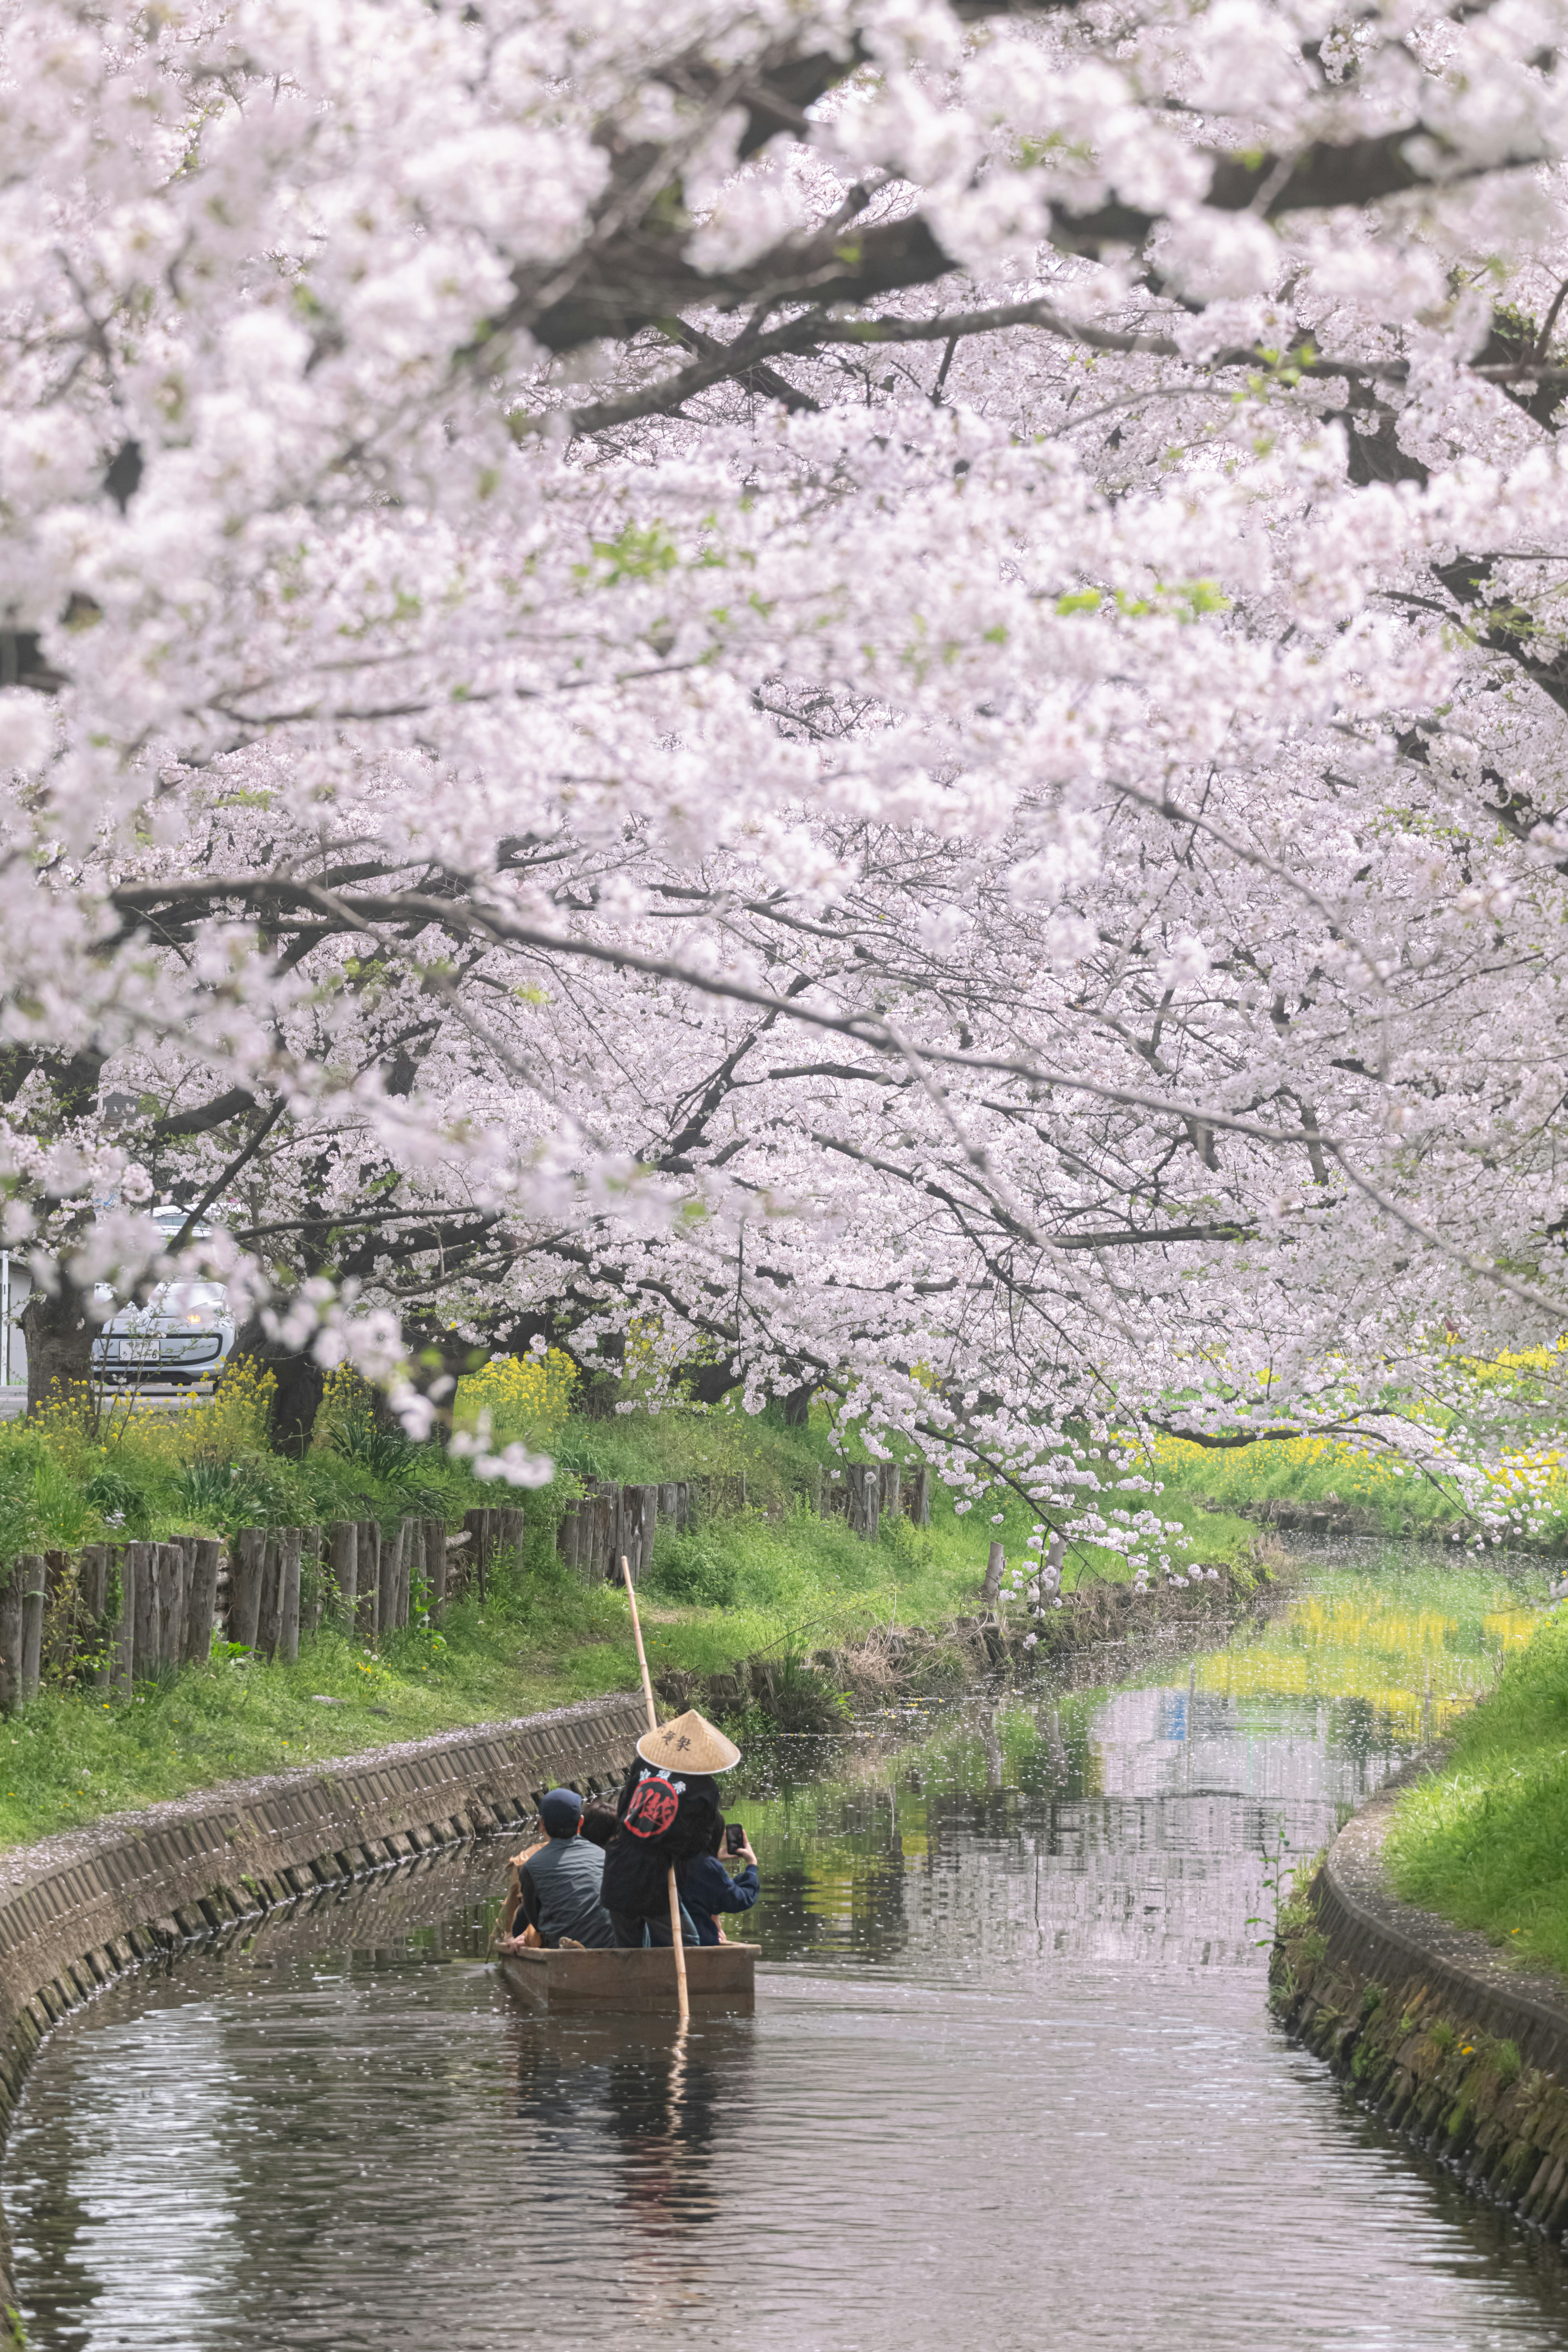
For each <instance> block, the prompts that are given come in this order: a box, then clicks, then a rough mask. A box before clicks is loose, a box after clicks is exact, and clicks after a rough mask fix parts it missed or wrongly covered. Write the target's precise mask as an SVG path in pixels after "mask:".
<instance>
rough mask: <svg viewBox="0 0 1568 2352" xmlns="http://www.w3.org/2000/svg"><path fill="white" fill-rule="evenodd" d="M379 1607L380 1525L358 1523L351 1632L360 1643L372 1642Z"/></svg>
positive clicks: (367, 1522)
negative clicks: (356, 1586)
mask: <svg viewBox="0 0 1568 2352" xmlns="http://www.w3.org/2000/svg"><path fill="white" fill-rule="evenodd" d="M380 1607H381V1526H380V1522H379V1521H378V1520H376V1519H362V1520H361V1521H360V1523H359V1599H358V1601H357V1602H356V1604H355V1614H354V1631H355V1633H357V1634H358V1635H359V1636H360V1638H361V1640H362V1641H366V1642H374V1639H375V1633H376V1623H375V1621H376V1612H377V1611H378V1610H379V1609H380Z"/></svg>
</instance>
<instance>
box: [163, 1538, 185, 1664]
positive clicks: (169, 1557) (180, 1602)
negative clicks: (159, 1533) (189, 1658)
mask: <svg viewBox="0 0 1568 2352" xmlns="http://www.w3.org/2000/svg"><path fill="white" fill-rule="evenodd" d="M157 1550H158V1633H157V1641H158V1664H159V1665H160V1667H162V1668H164V1669H167V1668H169V1667H172V1666H177V1665H178V1664H179V1663H180V1652H181V1649H182V1648H183V1646H184V1634H185V1555H184V1551H183V1550H182V1549H181V1548H180V1546H179V1545H178V1544H177V1543H167V1544H160V1545H159V1546H158V1547H157Z"/></svg>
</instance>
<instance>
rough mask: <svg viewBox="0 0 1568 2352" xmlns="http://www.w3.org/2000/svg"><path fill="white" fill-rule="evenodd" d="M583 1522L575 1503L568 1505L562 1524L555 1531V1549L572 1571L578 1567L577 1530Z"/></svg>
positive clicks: (562, 1515)
mask: <svg viewBox="0 0 1568 2352" xmlns="http://www.w3.org/2000/svg"><path fill="white" fill-rule="evenodd" d="M581 1524H582V1522H581V1521H580V1520H579V1518H578V1517H577V1506H576V1504H575V1503H568V1504H567V1506H566V1508H565V1509H564V1510H563V1512H562V1514H561V1524H560V1526H559V1527H558V1528H556V1530H555V1549H556V1550H557V1551H558V1552H559V1554H560V1555H561V1558H562V1559H563V1560H564V1561H565V1563H566V1565H567V1567H568V1568H570V1569H575V1568H576V1566H577V1530H578V1528H579V1527H580V1526H581Z"/></svg>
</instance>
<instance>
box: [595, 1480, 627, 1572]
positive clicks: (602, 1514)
mask: <svg viewBox="0 0 1568 2352" xmlns="http://www.w3.org/2000/svg"><path fill="white" fill-rule="evenodd" d="M620 1520H621V1496H620V1489H619V1487H618V1486H605V1487H602V1488H601V1489H600V1491H599V1493H598V1494H597V1495H595V1497H594V1566H593V1570H592V1571H591V1574H590V1577H589V1581H590V1582H591V1583H593V1584H612V1583H614V1581H615V1578H616V1556H617V1555H616V1542H617V1538H618V1537H619V1533H620Z"/></svg>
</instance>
